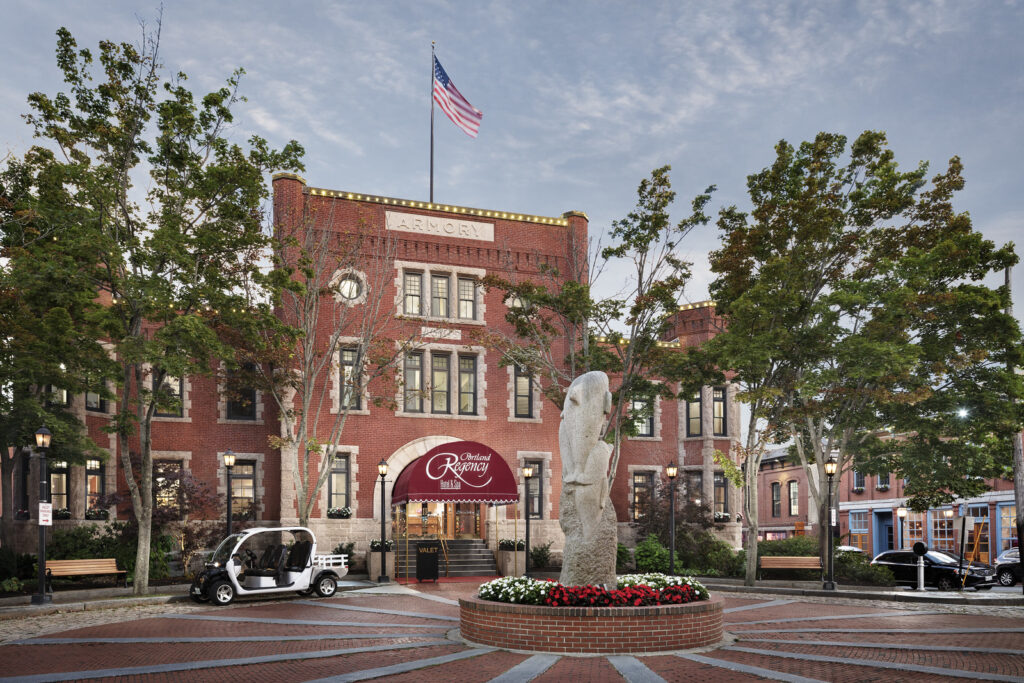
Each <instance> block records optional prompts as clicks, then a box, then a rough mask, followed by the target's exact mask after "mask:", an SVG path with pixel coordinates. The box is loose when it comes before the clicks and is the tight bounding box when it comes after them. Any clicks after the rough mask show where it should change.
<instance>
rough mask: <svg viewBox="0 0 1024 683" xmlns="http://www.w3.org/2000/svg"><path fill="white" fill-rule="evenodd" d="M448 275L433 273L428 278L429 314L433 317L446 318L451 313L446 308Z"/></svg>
mask: <svg viewBox="0 0 1024 683" xmlns="http://www.w3.org/2000/svg"><path fill="white" fill-rule="evenodd" d="M449 282H450V281H449V280H448V276H446V275H434V276H431V278H430V315H432V316H434V317H435V318H447V317H448V316H449V315H451V313H450V312H449V309H448V284H449Z"/></svg>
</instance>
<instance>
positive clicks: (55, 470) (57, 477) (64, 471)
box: [50, 460, 68, 510]
mask: <svg viewBox="0 0 1024 683" xmlns="http://www.w3.org/2000/svg"><path fill="white" fill-rule="evenodd" d="M50 502H51V503H53V509H54V510H67V509H68V463H67V461H66V460H54V461H52V462H51V463H50Z"/></svg>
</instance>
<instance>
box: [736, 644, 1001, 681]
mask: <svg viewBox="0 0 1024 683" xmlns="http://www.w3.org/2000/svg"><path fill="white" fill-rule="evenodd" d="M831 645H835V643H831ZM722 649H723V650H725V651H733V652H746V653H748V654H752V655H758V656H761V657H782V658H783V659H799V660H802V661H805V662H821V663H823V664H852V665H854V666H868V667H872V668H876V669H893V670H896V671H916V672H918V673H926V674H932V675H934V676H950V677H959V678H973V679H976V680H979V681H1011V682H1013V683H1020V678H1018V677H1017V676H1003V675H1002V674H994V673H978V672H974V671H966V670H964V669H946V668H942V667H937V666H919V665H916V664H913V665H911V664H904V663H899V664H897V663H895V662H879V661H876V660H869V659H854V658H853V657H825V656H824V655H808V654H799V653H796V652H783V651H781V650H761V649H758V648H753V647H739V646H736V645H732V646H728V647H724V648H722Z"/></svg>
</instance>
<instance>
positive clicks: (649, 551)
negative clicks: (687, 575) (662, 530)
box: [635, 534, 682, 572]
mask: <svg viewBox="0 0 1024 683" xmlns="http://www.w3.org/2000/svg"><path fill="white" fill-rule="evenodd" d="M635 556H636V570H637V571H638V572H667V571H668V564H669V562H668V548H666V547H665V546H663V545H662V544H661V541H659V540H658V537H657V536H655V535H654V534H648V535H647V538H645V539H644V540H642V541H640V543H638V544H637V546H636V551H635ZM676 559H677V560H678V556H677V558H676ZM677 564H679V565H680V566H682V563H681V562H677Z"/></svg>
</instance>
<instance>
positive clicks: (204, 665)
mask: <svg viewBox="0 0 1024 683" xmlns="http://www.w3.org/2000/svg"><path fill="white" fill-rule="evenodd" d="M451 644H452V643H451V641H447V640H435V641H424V642H422V643H403V644H399V645H378V646H374V647H353V648H346V649H341V650H318V651H316V652H301V653H297V652H289V653H287V654H280V655H262V656H258V657H237V658H232V659H212V660H204V661H198V662H174V663H170V664H154V665H151V666H132V667H122V668H117V669H89V670H84V671H66V672H60V673H45V674H35V675H29V676H12V677H5V678H0V683H47V682H48V681H79V680H89V679H93V678H109V677H113V676H140V675H145V674H160V673H171V672H177V671H196V670H199V669H214V668H220V667H226V666H245V665H249V664H268V663H272V662H285V661H301V660H305V659H323V658H326V657H342V656H344V655H350V654H357V653H360V652H386V651H392V650H406V649H410V648H420V647H427V646H430V645H451ZM479 654H483V653H482V652H481V653H479ZM353 680H357V679H353Z"/></svg>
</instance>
